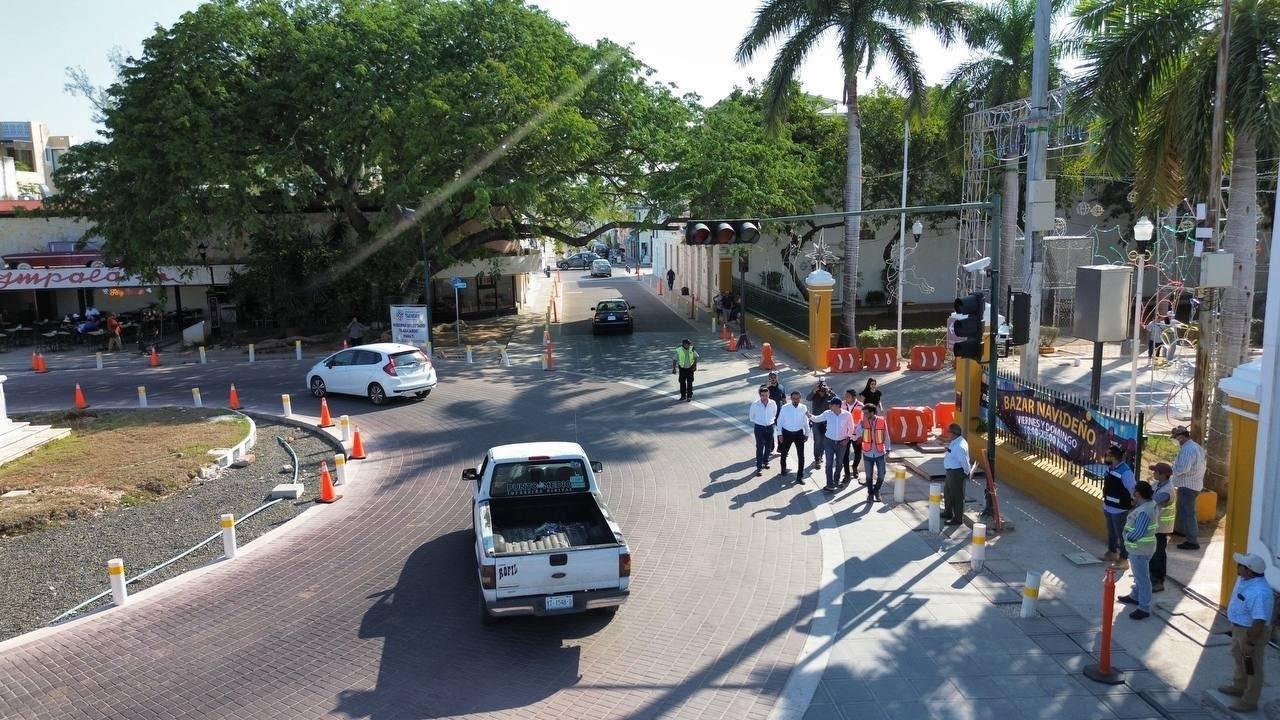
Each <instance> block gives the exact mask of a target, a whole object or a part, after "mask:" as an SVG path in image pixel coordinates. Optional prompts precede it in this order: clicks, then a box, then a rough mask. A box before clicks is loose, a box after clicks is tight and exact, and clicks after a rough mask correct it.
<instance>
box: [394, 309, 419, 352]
mask: <svg viewBox="0 0 1280 720" xmlns="http://www.w3.org/2000/svg"><path fill="white" fill-rule="evenodd" d="M391 342H397V343H404V344H405V345H416V346H418V347H426V346H427V306H426V305H392V306H391Z"/></svg>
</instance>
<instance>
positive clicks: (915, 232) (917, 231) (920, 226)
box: [898, 201, 924, 357]
mask: <svg viewBox="0 0 1280 720" xmlns="http://www.w3.org/2000/svg"><path fill="white" fill-rule="evenodd" d="M904 203H905V201H904ZM902 217H904V218H905V217H906V214H905V213H904V214H903V216H902ZM922 234H924V223H922V222H920V221H919V220H916V221H915V222H913V223H911V237H913V238H915V241H916V244H917V245H919V244H920V236H921V235H922ZM898 235H899V237H898V357H902V290H903V278H902V271H903V269H904V268H903V266H904V265H906V263H907V250H906V245H907V243H906V241H905V240H906V239H905V238H903V237H901V235H902V233H901V232H899V233H898Z"/></svg>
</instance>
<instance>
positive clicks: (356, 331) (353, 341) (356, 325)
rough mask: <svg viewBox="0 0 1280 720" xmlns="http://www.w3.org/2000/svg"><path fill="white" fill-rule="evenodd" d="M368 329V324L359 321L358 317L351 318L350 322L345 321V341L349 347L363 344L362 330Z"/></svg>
mask: <svg viewBox="0 0 1280 720" xmlns="http://www.w3.org/2000/svg"><path fill="white" fill-rule="evenodd" d="M368 329H369V326H368V325H365V324H364V323H362V322H360V318H358V317H354V316H353V317H352V318H351V322H349V323H347V341H348V342H349V344H350V345H351V347H356V346H357V345H363V344H364V331H365V330H368Z"/></svg>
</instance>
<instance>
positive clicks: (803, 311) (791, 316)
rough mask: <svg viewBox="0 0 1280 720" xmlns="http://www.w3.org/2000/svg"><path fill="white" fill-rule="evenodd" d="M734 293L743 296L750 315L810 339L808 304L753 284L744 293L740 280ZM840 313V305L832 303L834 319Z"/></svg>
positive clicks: (735, 285)
mask: <svg viewBox="0 0 1280 720" xmlns="http://www.w3.org/2000/svg"><path fill="white" fill-rule="evenodd" d="M733 291H734V292H736V293H738V294H739V295H740V296H742V299H743V302H744V303H745V305H746V309H747V313H748V314H751V315H758V316H760V317H762V318H764V319H765V320H768V321H769V322H771V323H773V324H774V325H777V326H778V327H781V328H782V329H784V330H786V331H787V332H789V333H791V334H793V335H798V336H800V337H802V338H805V339H806V340H807V339H808V338H809V305H808V303H805V302H802V301H800V300H796V299H794V298H790V297H787V296H786V295H783V294H781V293H776V292H773V291H772V290H766V289H765V288H762V287H760V286H759V285H752V284H751V283H747V284H746V291H745V292H744V291H743V284H742V281H741V280H740V279H739V278H734V279H733ZM840 312H841V305H840V303H832V307H831V314H832V317H839V316H840Z"/></svg>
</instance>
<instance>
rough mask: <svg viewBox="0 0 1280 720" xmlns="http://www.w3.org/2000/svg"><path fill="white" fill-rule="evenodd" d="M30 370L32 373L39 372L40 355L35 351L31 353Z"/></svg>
mask: <svg viewBox="0 0 1280 720" xmlns="http://www.w3.org/2000/svg"><path fill="white" fill-rule="evenodd" d="M31 370H32V372H39V371H40V353H38V352H36V351H35V350H32V351H31Z"/></svg>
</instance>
